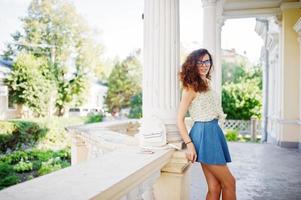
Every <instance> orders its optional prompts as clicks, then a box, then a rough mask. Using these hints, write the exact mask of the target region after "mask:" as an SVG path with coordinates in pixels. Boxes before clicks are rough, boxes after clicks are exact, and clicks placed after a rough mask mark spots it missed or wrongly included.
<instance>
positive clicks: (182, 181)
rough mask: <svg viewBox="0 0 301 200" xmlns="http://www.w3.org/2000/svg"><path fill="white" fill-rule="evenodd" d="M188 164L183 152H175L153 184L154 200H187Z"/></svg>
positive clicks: (188, 187) (188, 185)
mask: <svg viewBox="0 0 301 200" xmlns="http://www.w3.org/2000/svg"><path fill="white" fill-rule="evenodd" d="M189 182H190V163H189V162H188V160H187V159H186V154H185V152H184V151H183V150H182V151H175V152H174V154H173V156H172V158H171V160H170V162H169V163H168V164H167V165H165V166H164V167H163V168H162V169H161V176H160V178H159V180H158V181H157V182H156V183H155V184H154V194H155V198H156V199H164V200H187V199H189V189H190V184H189Z"/></svg>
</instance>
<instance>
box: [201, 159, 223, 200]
mask: <svg viewBox="0 0 301 200" xmlns="http://www.w3.org/2000/svg"><path fill="white" fill-rule="evenodd" d="M201 166H202V168H203V172H204V175H205V178H206V181H207V185H208V192H207V196H206V200H219V199H220V196H221V189H222V187H221V184H220V182H219V181H218V179H217V178H215V176H214V175H213V174H212V173H211V172H210V170H209V169H207V167H206V166H205V165H204V164H202V163H201Z"/></svg>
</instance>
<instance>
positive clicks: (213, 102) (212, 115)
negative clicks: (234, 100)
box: [188, 86, 226, 124]
mask: <svg viewBox="0 0 301 200" xmlns="http://www.w3.org/2000/svg"><path fill="white" fill-rule="evenodd" d="M188 111H189V114H190V116H191V119H192V120H193V121H210V120H212V119H219V122H220V123H221V124H223V122H224V120H225V118H226V115H225V114H224V112H223V108H222V105H221V101H220V100H219V96H218V94H217V93H216V92H215V91H214V90H213V89H212V87H211V86H209V90H208V91H206V92H198V93H197V95H196V97H195V98H194V99H193V100H192V102H191V104H190V105H189V108H188Z"/></svg>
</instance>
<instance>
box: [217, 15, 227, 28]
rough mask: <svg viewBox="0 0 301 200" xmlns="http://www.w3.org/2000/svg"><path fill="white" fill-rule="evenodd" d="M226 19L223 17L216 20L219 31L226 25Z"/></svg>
mask: <svg viewBox="0 0 301 200" xmlns="http://www.w3.org/2000/svg"><path fill="white" fill-rule="evenodd" d="M225 21H226V18H225V17H223V16H220V17H217V18H216V25H217V27H218V28H219V29H221V28H222V27H223V26H224V25H225Z"/></svg>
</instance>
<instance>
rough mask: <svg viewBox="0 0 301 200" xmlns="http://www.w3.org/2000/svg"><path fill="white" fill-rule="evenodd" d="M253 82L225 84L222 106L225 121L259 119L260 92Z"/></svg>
mask: <svg viewBox="0 0 301 200" xmlns="http://www.w3.org/2000/svg"><path fill="white" fill-rule="evenodd" d="M257 84H258V83H257V82H256V81H253V80H246V81H244V82H241V83H235V84H234V83H230V84H225V85H224V86H223V90H222V104H223V109H224V112H225V113H226V114H227V119H240V120H241V119H244V120H249V119H250V118H251V116H256V117H258V118H259V119H260V118H261V97H262V94H261V90H260V88H259V87H258V85H257Z"/></svg>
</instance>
